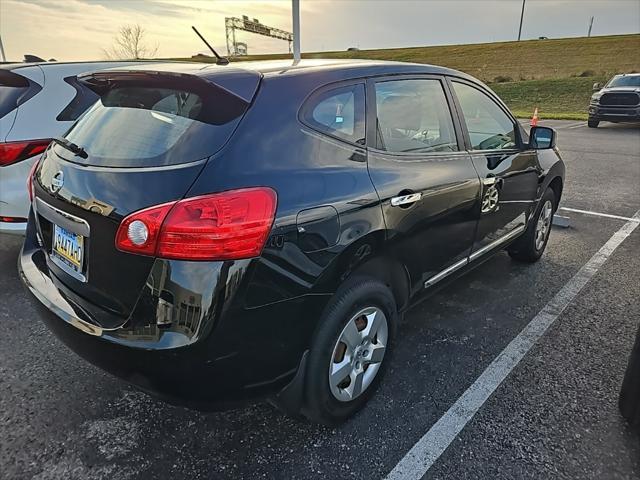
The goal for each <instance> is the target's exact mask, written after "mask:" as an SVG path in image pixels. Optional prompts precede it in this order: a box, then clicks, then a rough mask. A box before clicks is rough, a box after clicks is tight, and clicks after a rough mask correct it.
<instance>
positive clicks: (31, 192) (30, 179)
mask: <svg viewBox="0 0 640 480" xmlns="http://www.w3.org/2000/svg"><path fill="white" fill-rule="evenodd" d="M39 164H40V159H37V160H36V161H35V162H33V165H31V169H30V170H29V175H27V192H29V201H30V202H33V197H35V196H36V194H35V190H34V188H33V176H34V175H35V174H36V170H37V168H38V165H39Z"/></svg>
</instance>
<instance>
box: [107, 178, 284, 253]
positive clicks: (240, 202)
mask: <svg viewBox="0 0 640 480" xmlns="http://www.w3.org/2000/svg"><path fill="white" fill-rule="evenodd" d="M276 198H277V197H276V192H274V191H273V190H272V189H270V188H266V187H257V188H246V189H241V190H231V191H228V192H222V193H214V194H211V195H203V196H200V197H193V198H186V199H184V200H180V201H177V202H172V203H165V204H162V205H158V206H155V207H150V208H146V209H144V210H140V211H139V212H135V213H132V214H131V215H129V216H128V217H126V218H125V219H124V220H123V221H122V223H121V224H120V227H119V228H118V232H117V234H116V248H117V249H118V250H121V251H124V252H130V253H138V254H140V255H152V256H157V257H161V258H172V259H179V260H237V259H240V258H251V257H255V256H258V255H260V253H261V252H262V249H263V247H264V244H265V242H266V240H267V237H268V235H269V232H270V231H271V226H272V225H273V220H274V216H275V211H276Z"/></svg>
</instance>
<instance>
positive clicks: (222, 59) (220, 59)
mask: <svg viewBox="0 0 640 480" xmlns="http://www.w3.org/2000/svg"><path fill="white" fill-rule="evenodd" d="M191 28H193V31H194V32H196V35H198V36H199V37H200V40H202V41H203V42H204V44H205V45H206V46H207V47H209V50H211V51H212V52H213V54H214V55H215V56H216V58H217V59H218V60H217V61H216V65H228V64H229V59H228V58H225V57H221V56H220V55H218V52H216V51H215V50H214V49H213V47H212V46H211V45H209V42H207V41H206V40H205V39H204V37H203V36H202V35H200V32H199V31H198V29H197V28H196V27H194V26H193V25H192V26H191Z"/></svg>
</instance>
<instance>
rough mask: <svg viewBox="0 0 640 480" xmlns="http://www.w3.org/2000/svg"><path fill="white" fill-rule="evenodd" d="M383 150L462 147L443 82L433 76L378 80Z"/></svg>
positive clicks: (379, 145)
mask: <svg viewBox="0 0 640 480" xmlns="http://www.w3.org/2000/svg"><path fill="white" fill-rule="evenodd" d="M376 108H377V111H378V128H377V131H378V138H377V141H376V146H377V148H379V149H380V150H386V151H388V152H397V153H409V152H414V153H439V152H453V151H457V150H458V142H457V140H456V134H455V130H454V128H453V120H452V117H451V111H450V110H449V104H448V103H447V97H446V95H445V93H444V89H443V87H442V83H441V82H440V81H439V80H433V79H416V80H413V79H412V80H393V81H385V82H379V83H376Z"/></svg>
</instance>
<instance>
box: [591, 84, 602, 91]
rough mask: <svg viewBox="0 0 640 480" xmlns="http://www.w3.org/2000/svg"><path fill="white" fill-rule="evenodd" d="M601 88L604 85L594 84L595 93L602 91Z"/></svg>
mask: <svg viewBox="0 0 640 480" xmlns="http://www.w3.org/2000/svg"><path fill="white" fill-rule="evenodd" d="M601 88H602V85H600V84H599V83H594V84H593V91H594V92H598V91H600V89H601Z"/></svg>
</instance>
